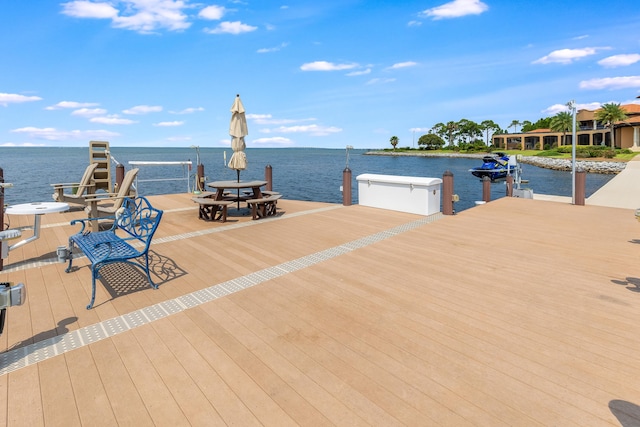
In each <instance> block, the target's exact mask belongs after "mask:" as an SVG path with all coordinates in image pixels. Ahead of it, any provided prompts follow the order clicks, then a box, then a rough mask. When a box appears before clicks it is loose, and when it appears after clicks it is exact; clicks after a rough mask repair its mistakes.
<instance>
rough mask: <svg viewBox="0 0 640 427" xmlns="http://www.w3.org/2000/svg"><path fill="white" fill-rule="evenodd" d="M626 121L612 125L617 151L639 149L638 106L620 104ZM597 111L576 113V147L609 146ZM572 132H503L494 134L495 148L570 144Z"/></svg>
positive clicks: (606, 130) (492, 140) (534, 147)
mask: <svg viewBox="0 0 640 427" xmlns="http://www.w3.org/2000/svg"><path fill="white" fill-rule="evenodd" d="M622 108H623V109H624V111H625V113H626V114H627V116H629V118H628V119H627V120H625V121H622V122H618V123H616V124H615V127H614V133H615V138H614V139H615V144H616V148H629V149H632V150H634V151H635V150H640V105H639V104H627V105H622ZM596 111H597V110H579V111H578V112H577V113H576V139H577V145H607V146H609V145H611V142H610V139H611V134H610V130H609V128H608V127H606V126H605V125H603V124H602V123H600V122H598V121H597V120H596V119H595V115H596ZM571 139H572V132H571V131H569V132H567V134H566V135H564V134H563V133H562V132H553V131H551V129H536V130H532V131H531V132H524V133H503V134H499V135H493V137H492V138H491V143H492V144H493V146H494V147H497V148H502V149H505V150H518V149H520V150H543V149H545V148H549V147H560V146H563V145H571Z"/></svg>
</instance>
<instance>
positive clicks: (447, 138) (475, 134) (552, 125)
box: [389, 103, 628, 151]
mask: <svg viewBox="0 0 640 427" xmlns="http://www.w3.org/2000/svg"><path fill="white" fill-rule="evenodd" d="M627 118H628V116H627V114H626V112H625V111H624V108H622V107H621V106H620V104H616V103H609V104H604V105H603V106H602V107H601V108H600V109H599V110H597V111H596V114H595V119H596V120H597V121H598V122H600V123H602V124H603V125H604V126H607V127H609V129H610V132H611V139H610V141H611V146H612V147H615V142H614V126H615V124H616V123H618V122H621V121H623V120H626V119H627ZM576 126H579V125H578V124H576ZM518 127H520V133H524V132H530V131H532V130H536V129H550V130H551V131H553V132H562V134H563V136H562V145H564V141H565V140H566V134H567V133H568V132H571V131H572V130H573V114H572V113H571V112H568V111H562V112H560V113H558V114H556V115H555V116H553V117H544V118H541V119H539V120H538V121H536V122H530V121H529V120H525V121H522V122H521V121H519V120H513V121H512V122H511V124H510V125H509V126H507V129H502V128H500V126H499V125H498V124H497V123H495V122H494V121H493V120H484V121H482V122H480V123H476V122H474V121H473V120H468V119H461V120H459V121H457V122H454V121H450V122H447V123H436V124H435V125H434V126H433V127H432V128H431V129H430V130H429V131H428V132H427V133H426V134H424V135H422V136H420V138H419V139H418V147H419V148H420V149H423V150H438V149H441V148H443V147H445V145H446V146H447V148H453V147H458V148H459V149H461V150H476V151H478V150H484V149H486V148H488V147H490V146H491V143H490V142H491V138H492V137H493V135H499V134H507V133H509V132H508V129H511V128H513V130H514V133H519V132H518ZM389 142H390V143H391V145H392V146H393V149H394V150H395V149H396V146H397V145H398V144H399V143H400V139H399V138H398V137H397V136H392V137H391V138H390V140H389Z"/></svg>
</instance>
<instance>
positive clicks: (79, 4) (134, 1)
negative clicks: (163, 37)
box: [62, 0, 191, 33]
mask: <svg viewBox="0 0 640 427" xmlns="http://www.w3.org/2000/svg"><path fill="white" fill-rule="evenodd" d="M116 6H119V9H118V8H116ZM187 7H190V6H188V5H187V3H186V2H185V1H183V0H122V1H119V2H115V1H114V2H110V3H109V2H97V1H88V0H74V1H70V2H67V3H62V13H63V14H65V15H68V16H72V17H74V18H94V19H110V20H111V24H112V25H113V26H114V27H115V28H124V29H127V30H133V31H138V32H140V33H152V32H155V31H157V30H160V29H167V30H169V31H180V30H184V29H186V28H189V27H190V26H191V23H190V22H187V15H185V14H184V13H183V12H182V10H183V9H185V8H187Z"/></svg>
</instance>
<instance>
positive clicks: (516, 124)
mask: <svg viewBox="0 0 640 427" xmlns="http://www.w3.org/2000/svg"><path fill="white" fill-rule="evenodd" d="M521 124H522V123H520V121H518V120H513V121H512V122H511V124H510V125H509V126H507V129H508V128H510V127H512V128H513V130H514V131H515V133H518V126H520V125H521Z"/></svg>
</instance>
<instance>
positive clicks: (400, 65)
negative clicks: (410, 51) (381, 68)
mask: <svg viewBox="0 0 640 427" xmlns="http://www.w3.org/2000/svg"><path fill="white" fill-rule="evenodd" d="M416 65H418V63H417V62H413V61H407V62H398V63H396V64H393V65H392V66H390V67H388V69H389V70H397V69H399V68H407V67H415V66H416Z"/></svg>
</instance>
